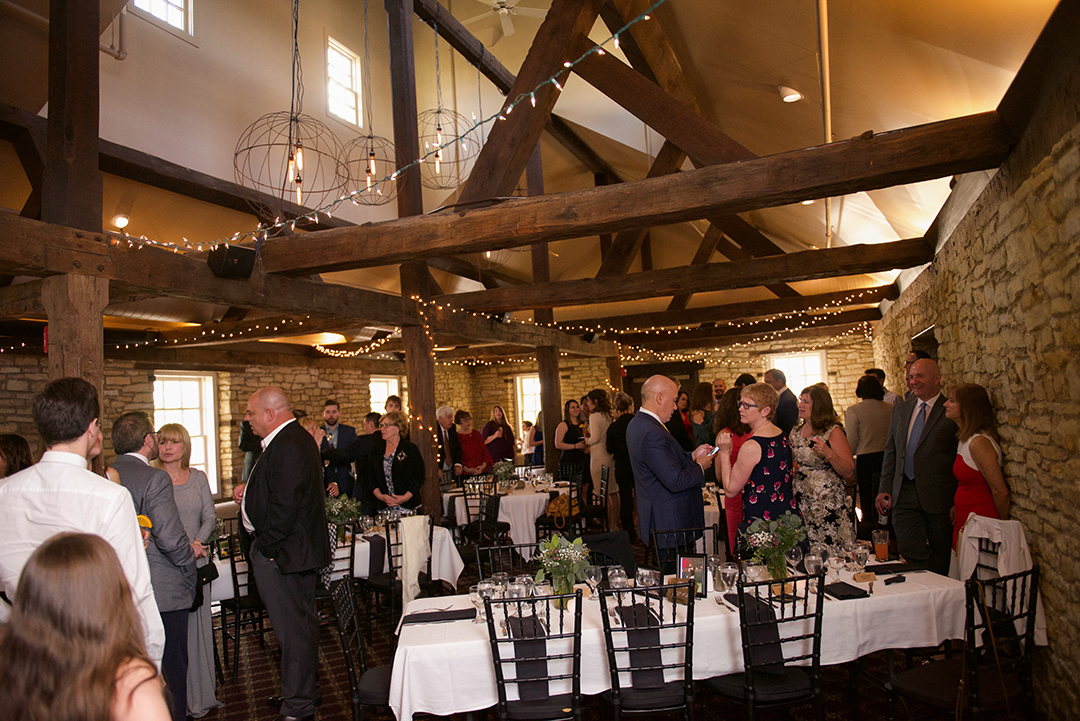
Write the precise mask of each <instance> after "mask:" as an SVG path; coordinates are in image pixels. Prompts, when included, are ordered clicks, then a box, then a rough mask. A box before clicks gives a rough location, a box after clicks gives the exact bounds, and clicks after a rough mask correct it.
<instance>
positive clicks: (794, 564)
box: [784, 546, 803, 573]
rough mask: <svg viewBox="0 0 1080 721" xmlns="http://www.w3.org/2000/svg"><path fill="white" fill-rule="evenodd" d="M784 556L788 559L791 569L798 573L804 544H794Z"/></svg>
mask: <svg viewBox="0 0 1080 721" xmlns="http://www.w3.org/2000/svg"><path fill="white" fill-rule="evenodd" d="M784 558H785V559H787V562H788V565H789V566H791V570H792V571H795V572H796V573H797V572H798V570H799V562H800V561H802V559H803V550H802V546H792V547H791V548H789V549H788V550H786V551H784Z"/></svg>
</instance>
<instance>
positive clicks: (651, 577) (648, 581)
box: [635, 566, 660, 587]
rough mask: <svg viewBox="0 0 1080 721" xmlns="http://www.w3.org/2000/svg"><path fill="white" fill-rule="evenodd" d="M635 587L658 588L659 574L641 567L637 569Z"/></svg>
mask: <svg viewBox="0 0 1080 721" xmlns="http://www.w3.org/2000/svg"><path fill="white" fill-rule="evenodd" d="M635 585H638V586H642V587H650V586H659V585H660V572H659V571H655V570H653V569H651V568H645V567H643V566H642V567H638V570H637V577H636V581H635Z"/></svg>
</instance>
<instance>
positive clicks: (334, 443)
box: [319, 398, 356, 498]
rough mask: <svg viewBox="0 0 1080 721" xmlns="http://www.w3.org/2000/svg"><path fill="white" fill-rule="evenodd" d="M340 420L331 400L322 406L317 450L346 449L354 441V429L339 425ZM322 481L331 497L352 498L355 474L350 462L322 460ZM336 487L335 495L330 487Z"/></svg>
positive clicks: (339, 410) (338, 410)
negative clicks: (318, 447)
mask: <svg viewBox="0 0 1080 721" xmlns="http://www.w3.org/2000/svg"><path fill="white" fill-rule="evenodd" d="M340 419H341V407H340V406H339V405H338V402H337V401H336V400H334V399H333V398H331V399H329V400H327V401H326V403H325V404H323V420H324V421H325V423H324V424H323V427H322V429H323V432H324V433H325V434H326V437H325V438H323V441H322V446H321V447H320V449H319V450H322V451H328V450H330V449H332V448H348V446H349V444H350V443H352V442H353V441H355V440H356V429H355V428H353V427H352V426H347V425H345V424H344V423H339V422H338V421H339V420H340ZM323 464H324V465H325V468H324V469H323V481H324V483H325V484H326V492H327V493H328V494H329V495H331V496H337V495H339V494H340V495H343V496H349V497H350V498H353V497H354V496H353V485H354V480H355V478H356V473H355V472H354V471H353V464H352V462H351V461H340V460H324V461H323ZM334 485H336V486H337V493H335V492H334V489H333V488H332V486H334Z"/></svg>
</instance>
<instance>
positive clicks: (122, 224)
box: [112, 213, 131, 230]
mask: <svg viewBox="0 0 1080 721" xmlns="http://www.w3.org/2000/svg"><path fill="white" fill-rule="evenodd" d="M130 221H131V219H130V218H129V217H128V216H127V213H117V214H116V215H114V216H113V219H112V224H113V225H115V226H116V227H117V228H120V229H121V230H123V229H124V228H126V227H127V226H128V223H129V222H130Z"/></svg>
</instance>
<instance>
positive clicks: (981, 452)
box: [945, 383, 1009, 550]
mask: <svg viewBox="0 0 1080 721" xmlns="http://www.w3.org/2000/svg"><path fill="white" fill-rule="evenodd" d="M945 417H946V418H948V419H949V420H951V421H953V422H955V423H956V425H957V428H958V430H957V433H956V436H957V438H959V439H960V444H959V445H958V446H957V448H956V461H955V462H954V463H953V475H954V476H956V501H955V507H954V508H953V513H954V514H955V518H954V520H953V550H956V543H957V539H958V538H959V536H960V531H961V529H963V527H964V524H965V523H967V519H968V516H969V515H970V514H972V513H974V514H976V515H979V516H985V517H987V518H1000V519H1002V520H1007V519H1008V518H1009V487H1008V486H1006V485H1005V477H1004V476H1003V475H1002V474H1001V465H1002V455H1001V446H1000V445H999V444H998V434H997V427H996V426H997V423H996V420H995V418H994V407H993V406H992V405H990V396H989V394H987V392H986V389H985V388H983V387H982V386H980V385H977V384H975V383H961V384H960V385H958V386H954V387H953V388H952V391H951V393H950V394H949V398H948V399H947V400H946V401H945Z"/></svg>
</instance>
